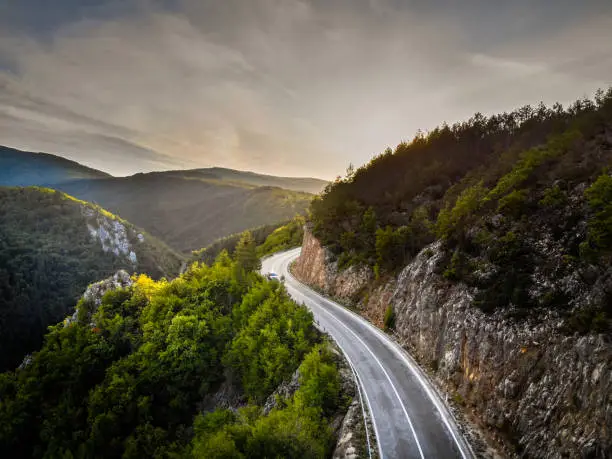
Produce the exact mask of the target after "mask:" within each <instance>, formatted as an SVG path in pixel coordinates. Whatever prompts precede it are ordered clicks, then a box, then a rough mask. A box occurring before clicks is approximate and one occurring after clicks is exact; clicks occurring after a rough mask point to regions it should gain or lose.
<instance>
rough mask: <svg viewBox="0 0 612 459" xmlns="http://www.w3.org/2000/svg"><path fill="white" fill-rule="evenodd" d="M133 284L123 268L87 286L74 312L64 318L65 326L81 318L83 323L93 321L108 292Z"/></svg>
mask: <svg viewBox="0 0 612 459" xmlns="http://www.w3.org/2000/svg"><path fill="white" fill-rule="evenodd" d="M132 284H133V281H132V278H131V277H130V275H129V274H128V273H127V272H126V271H124V270H123V269H121V270H119V271H117V272H116V273H115V274H113V275H112V276H111V277H109V278H107V279H104V280H101V281H99V282H95V283H93V284H91V285H90V286H89V287H87V290H85V293H83V296H82V297H81V300H80V301H79V302H78V304H77V307H76V309H75V311H74V314H72V316H69V317H66V318H65V319H64V326H65V327H67V326H69V325H70V324H72V323H74V322H77V321H79V320H81V321H82V322H83V323H91V320H92V317H93V315H94V314H95V313H96V311H97V310H98V308H99V307H100V305H101V304H102V297H104V295H105V294H106V293H107V292H110V291H112V290H118V289H122V288H127V287H130V286H131V285H132ZM91 325H92V326H93V325H95V324H93V323H91Z"/></svg>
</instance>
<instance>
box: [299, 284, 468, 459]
mask: <svg viewBox="0 0 612 459" xmlns="http://www.w3.org/2000/svg"><path fill="white" fill-rule="evenodd" d="M293 279H294V280H296V281H297V282H299V281H298V280H297V279H295V278H293ZM311 291H312V292H313V293H315V294H316V295H317V296H318V297H320V298H321V299H322V300H324V301H325V302H326V303H327V304H329V305H331V306H333V307H335V308H338V309H339V310H341V311H345V312H347V313H349V314H350V315H352V316H354V317H355V318H356V319H358V320H359V321H360V322H361V323H363V324H364V325H366V326H367V327H368V328H370V329H371V330H372V331H373V332H374V333H376V335H377V336H378V337H379V338H382V339H383V340H384V341H385V343H386V344H387V348H388V349H390V350H391V351H392V352H393V353H394V354H395V355H397V356H399V357H400V358H401V359H402V360H403V361H404V363H405V364H406V366H407V367H408V368H409V369H410V372H411V373H412V374H413V375H414V376H416V378H417V379H418V381H419V383H420V385H421V386H422V387H423V389H424V390H425V392H426V393H427V395H428V397H429V399H430V400H431V401H432V403H433V404H434V406H435V407H436V409H437V410H438V413H439V414H440V417H441V418H442V421H443V422H444V425H445V426H446V428H447V430H448V431H449V433H450V434H451V437H452V438H453V441H454V442H455V444H456V445H457V448H458V449H459V453H460V454H461V457H462V458H463V459H469V457H473V456H474V454H473V452H472V451H471V447H469V445H468V448H470V453H471V455H470V456H468V455H466V453H465V452H464V450H463V445H462V444H461V443H460V442H459V439H458V438H457V435H456V433H455V429H453V428H452V426H451V425H450V423H449V421H448V418H447V417H448V416H452V414H451V413H448V410H446V409H445V408H442V406H441V404H440V401H439V400H438V397H437V396H436V395H435V394H434V393H433V391H432V389H431V387H430V385H429V383H428V382H426V380H425V378H424V377H423V376H422V375H421V374H420V371H419V369H417V368H415V365H416V363H413V362H410V361H409V360H408V358H407V357H406V355H405V353H404V352H403V351H401V350H400V349H398V345H397V344H396V343H394V342H393V341H392V340H391V338H389V337H388V336H387V335H385V334H384V333H383V332H382V331H380V330H379V329H378V328H376V327H375V326H374V325H372V324H371V323H370V322H368V321H366V320H365V319H363V318H362V317H360V316H358V315H357V314H355V313H354V312H353V311H351V310H349V309H346V308H345V307H343V306H342V305H338V304H336V303H334V302H332V301H330V300H329V299H327V298H325V297H324V296H322V295H320V294H319V293H318V292H316V291H314V290H312V289H311ZM337 320H339V321H340V319H337ZM340 322H341V323H342V321H340ZM443 411H444V412H447V413H448V414H445V413H444V412H443Z"/></svg>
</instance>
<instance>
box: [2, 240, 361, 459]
mask: <svg viewBox="0 0 612 459" xmlns="http://www.w3.org/2000/svg"><path fill="white" fill-rule="evenodd" d="M243 239H244V240H243V241H242V242H240V243H239V244H238V247H237V249H236V256H235V257H234V259H232V258H230V257H229V255H228V254H227V252H222V253H221V254H220V255H219V257H218V259H217V261H216V262H215V263H214V264H213V266H210V267H209V266H207V265H204V264H198V263H194V264H193V265H192V266H191V267H190V268H189V269H188V270H187V271H186V272H185V273H184V274H183V275H181V276H180V277H179V278H177V279H175V280H173V281H166V280H161V281H157V282H156V281H153V280H151V279H150V278H149V277H147V276H145V275H140V276H138V277H133V278H132V279H131V280H129V278H128V283H127V284H126V286H124V287H123V288H117V287H116V286H115V287H104V286H105V285H106V284H108V285H113V283H112V281H111V280H109V281H105V282H106V284H105V282H101V283H100V284H98V285H96V286H92V291H95V292H97V296H96V295H92V294H86V295H85V296H84V297H83V298H82V299H81V300H80V301H79V303H78V307H77V311H78V314H77V316H76V318H75V319H74V320H69V321H65V322H64V323H60V324H58V325H56V326H54V327H51V329H50V332H49V333H48V335H47V336H46V338H45V343H44V346H43V347H42V349H41V350H40V351H39V352H36V353H35V354H34V355H33V356H32V358H31V359H30V361H29V362H28V363H27V364H26V365H24V367H23V368H21V369H19V370H17V371H15V372H7V373H4V374H0V393H1V394H2V398H1V399H0V452H1V453H2V456H3V457H14V458H20V457H24V458H25V457H27V458H31V457H58V458H89V457H109V458H115V457H117V458H118V457H123V458H140V457H158V458H162V457H163V458H171V457H176V458H178V457H198V458H230V457H231V458H241V457H250V458H271V457H279V458H280V457H283V458H292V457H293V458H321V457H326V456H327V455H329V454H330V448H331V447H332V446H333V441H332V431H331V428H330V419H331V417H332V416H333V415H334V414H336V413H337V412H338V410H343V409H345V408H346V406H347V405H346V404H347V403H348V401H349V400H347V399H346V396H345V395H343V393H342V392H341V386H340V380H339V376H338V371H337V364H336V363H335V362H336V361H335V359H336V357H335V356H334V355H333V354H332V353H331V352H330V350H329V348H328V347H327V346H328V345H327V344H326V343H324V342H322V337H321V336H320V334H319V333H318V332H317V331H316V330H315V328H314V326H313V318H312V314H311V313H310V312H309V311H307V310H306V308H305V307H303V306H298V305H297V304H295V303H294V302H293V301H292V300H291V299H290V298H289V296H288V295H287V293H286V291H285V289H284V287H283V286H282V284H280V283H279V282H276V281H272V282H269V281H266V280H265V279H264V278H263V277H262V276H260V275H259V274H257V273H256V272H254V270H256V269H258V267H259V261H258V258H257V256H256V252H255V246H254V244H252V239H251V240H249V238H248V237H245V238H243ZM116 277H117V276H116ZM124 277H125V276H124ZM94 287H95V289H94ZM298 368H299V388H298V389H297V392H295V393H294V394H293V395H290V396H289V397H288V398H285V399H277V400H276V406H275V407H274V408H272V409H271V410H269V411H264V410H263V409H262V408H261V406H262V404H263V403H264V402H265V401H266V399H268V397H269V396H270V395H271V394H272V393H273V392H274V390H275V389H276V387H277V386H278V385H279V384H280V383H281V382H283V381H285V380H287V379H290V378H291V376H292V374H293V373H294V372H295V370H296V369H298ZM227 393H234V394H238V400H239V402H238V404H237V405H230V406H231V407H232V408H233V409H226V408H223V407H220V406H219V404H220V402H219V400H220V398H219V397H220V396H219V394H227ZM225 406H228V405H227V404H226V405H225ZM238 407H239V408H238ZM216 408H217V409H216ZM236 408H238V409H236Z"/></svg>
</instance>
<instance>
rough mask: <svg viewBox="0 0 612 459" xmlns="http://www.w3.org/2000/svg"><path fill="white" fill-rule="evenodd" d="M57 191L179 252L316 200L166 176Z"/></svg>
mask: <svg viewBox="0 0 612 459" xmlns="http://www.w3.org/2000/svg"><path fill="white" fill-rule="evenodd" d="M57 187H58V188H59V189H61V190H62V191H65V192H67V193H69V194H71V195H74V196H77V197H78V198H80V199H84V200H87V201H91V202H95V203H97V204H99V205H101V206H102V207H104V208H106V209H108V210H110V211H111V212H114V213H116V214H118V215H120V216H121V217H123V218H126V219H127V220H129V221H130V222H133V223H134V224H136V225H138V226H140V227H142V228H145V229H146V230H147V231H148V232H150V233H151V234H152V235H154V236H156V237H158V238H160V239H161V240H163V241H165V242H166V243H167V244H168V245H170V246H171V247H173V248H175V249H176V250H179V251H181V252H189V251H191V250H197V249H200V248H202V247H205V246H207V245H208V244H210V243H212V242H213V241H214V240H216V239H218V238H220V237H224V236H226V235H228V234H233V233H236V232H240V231H244V230H246V229H248V228H253V227H257V226H261V225H266V224H271V223H276V222H280V221H283V220H288V219H290V218H292V217H294V216H295V215H296V214H304V213H305V212H306V209H307V208H308V205H309V203H310V200H311V199H312V195H311V194H308V193H304V192H299V191H290V190H284V189H281V188H275V187H269V186H263V187H255V186H252V185H246V184H240V183H231V182H224V181H222V180H221V181H219V180H216V179H215V180H207V179H194V178H185V177H178V176H173V175H172V174H166V173H151V174H136V175H134V176H131V177H122V178H105V179H97V180H81V181H78V182H70V183H65V184H59V185H58V186H57Z"/></svg>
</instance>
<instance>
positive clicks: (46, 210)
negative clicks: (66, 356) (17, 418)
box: [0, 187, 182, 369]
mask: <svg viewBox="0 0 612 459" xmlns="http://www.w3.org/2000/svg"><path fill="white" fill-rule="evenodd" d="M181 263H182V259H181V257H180V256H179V255H177V254H176V253H175V252H173V251H172V250H170V249H169V248H167V247H166V246H165V245H164V244H162V243H161V242H160V241H157V240H156V239H155V238H153V237H151V236H149V235H147V234H145V233H143V232H141V231H140V230H138V229H137V228H135V227H134V226H132V225H131V224H130V223H127V222H125V221H123V220H120V219H118V218H117V217H115V216H113V215H112V214H110V213H108V212H107V211H104V210H103V209H100V208H98V207H96V206H93V205H91V204H88V203H85V202H81V201H77V200H75V199H74V198H71V197H70V196H67V195H65V194H63V193H60V192H57V191H53V190H49V189H43V188H2V187H0V349H2V351H3V352H2V353H1V355H0V369H4V368H8V367H12V366H15V365H16V364H18V363H19V362H20V361H21V359H22V358H23V356H24V354H26V353H27V352H31V351H32V350H35V349H37V348H39V347H40V345H41V344H42V337H43V335H44V333H45V331H46V328H47V326H49V325H51V324H54V323H56V322H58V321H60V320H62V319H63V318H64V317H65V316H66V314H68V313H69V311H70V309H71V308H72V307H74V304H75V301H76V299H77V298H78V297H79V295H80V294H81V293H82V291H83V290H84V289H85V287H86V286H87V285H88V284H89V283H90V282H93V281H95V280H98V279H101V278H104V277H107V276H108V275H110V274H112V273H113V272H115V271H116V270H117V269H120V268H123V269H126V270H128V271H130V272H133V271H136V270H138V271H140V272H145V273H148V274H150V275H151V276H153V277H155V278H159V277H162V276H173V275H176V274H178V272H179V270H180V266H181Z"/></svg>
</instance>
